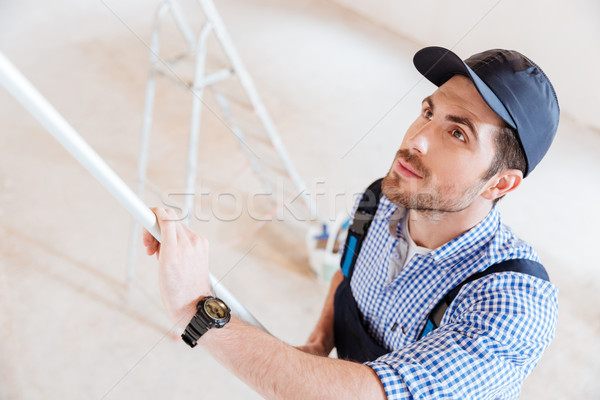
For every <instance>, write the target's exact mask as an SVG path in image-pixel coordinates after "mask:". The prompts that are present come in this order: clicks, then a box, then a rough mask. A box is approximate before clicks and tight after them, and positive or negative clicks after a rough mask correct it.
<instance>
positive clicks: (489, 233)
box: [430, 206, 502, 266]
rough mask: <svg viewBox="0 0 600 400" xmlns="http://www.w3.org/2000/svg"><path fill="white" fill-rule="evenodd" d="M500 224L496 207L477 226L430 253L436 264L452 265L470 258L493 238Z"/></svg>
mask: <svg viewBox="0 0 600 400" xmlns="http://www.w3.org/2000/svg"><path fill="white" fill-rule="evenodd" d="M501 224H502V222H501V221H500V213H499V212H498V209H497V208H496V206H494V207H493V208H492V210H491V211H490V212H489V214H488V215H487V216H486V217H485V218H484V219H483V221H481V222H480V223H479V224H477V225H475V226H474V227H473V228H471V229H469V230H468V231H466V232H465V233H463V234H462V235H460V236H458V237H456V238H454V239H452V240H451V241H449V242H448V243H446V244H443V245H441V246H440V247H438V248H437V249H434V251H433V252H431V253H430V255H431V257H432V258H433V259H434V261H435V262H436V264H441V265H448V266H451V265H454V264H456V263H457V262H460V261H462V260H464V259H467V258H470V257H472V256H473V255H474V254H475V253H476V252H478V251H479V250H480V249H481V248H482V247H483V246H484V245H485V244H487V243H488V242H489V241H490V240H491V239H492V238H493V237H494V233H495V232H496V231H497V230H498V229H499V227H500V225H501Z"/></svg>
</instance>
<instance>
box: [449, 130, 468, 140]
mask: <svg viewBox="0 0 600 400" xmlns="http://www.w3.org/2000/svg"><path fill="white" fill-rule="evenodd" d="M452 136H454V137H455V138H457V139H458V140H462V141H463V142H466V141H467V139H466V138H465V135H463V133H462V132H461V131H460V130H458V129H454V130H453V131H452Z"/></svg>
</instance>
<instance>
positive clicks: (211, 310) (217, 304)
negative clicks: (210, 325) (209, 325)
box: [204, 298, 229, 319]
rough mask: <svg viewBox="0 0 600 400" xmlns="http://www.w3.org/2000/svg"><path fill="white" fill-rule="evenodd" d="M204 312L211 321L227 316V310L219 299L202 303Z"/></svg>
mask: <svg viewBox="0 0 600 400" xmlns="http://www.w3.org/2000/svg"><path fill="white" fill-rule="evenodd" d="M204 311H206V313H207V314H208V316H209V317H211V318H213V319H223V318H226V317H227V316H229V308H228V307H227V306H226V305H225V303H223V302H222V301H221V300H219V299H214V298H213V299H208V300H206V301H205V302H204Z"/></svg>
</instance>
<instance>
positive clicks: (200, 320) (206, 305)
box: [181, 296, 231, 347]
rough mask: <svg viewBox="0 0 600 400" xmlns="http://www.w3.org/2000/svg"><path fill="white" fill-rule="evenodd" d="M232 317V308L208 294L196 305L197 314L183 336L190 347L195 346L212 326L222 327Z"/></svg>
mask: <svg viewBox="0 0 600 400" xmlns="http://www.w3.org/2000/svg"><path fill="white" fill-rule="evenodd" d="M230 318H231V310H230V309H229V307H227V304H225V302H223V300H221V299H218V298H216V297H212V296H208V297H203V298H201V299H200V301H199V302H198V304H197V305H196V314H195V315H194V317H193V318H192V320H191V321H190V323H189V324H188V326H187V327H186V328H185V331H184V332H183V334H182V335H181V338H182V339H183V341H184V342H186V343H187V344H188V345H189V346H190V347H195V346H196V344H197V342H198V339H200V337H201V336H202V335H204V334H205V333H206V332H207V331H208V330H209V329H211V328H222V327H224V326H225V324H226V323H228V322H229V319H230Z"/></svg>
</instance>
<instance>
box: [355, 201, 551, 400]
mask: <svg viewBox="0 0 600 400" xmlns="http://www.w3.org/2000/svg"><path fill="white" fill-rule="evenodd" d="M402 218H405V210H403V209H401V208H399V207H397V206H396V205H394V204H393V203H391V202H390V201H389V200H388V199H387V198H386V197H385V196H383V197H382V199H381V201H380V203H379V207H378V209H377V214H376V215H375V218H374V220H373V223H372V224H371V227H370V229H369V232H368V235H367V237H366V238H365V241H364V243H363V247H362V250H361V253H360V255H359V256H358V259H357V262H356V265H355V269H354V274H353V276H352V280H351V288H352V293H353V295H354V298H355V299H356V302H357V304H358V307H359V309H360V310H361V312H362V315H363V316H364V323H365V325H366V326H367V329H368V331H369V333H370V334H371V336H372V337H373V338H375V339H376V340H377V341H378V342H379V343H380V344H382V345H383V346H384V347H386V348H389V349H390V353H388V354H386V355H384V356H382V357H380V358H378V359H377V360H375V361H373V362H368V363H366V365H368V366H370V367H371V368H372V369H373V370H374V371H375V372H376V373H377V375H378V376H379V378H380V379H381V382H382V383H383V386H384V388H385V391H386V394H387V397H388V399H413V398H418V399H425V398H427V399H429V398H435V399H438V398H444V399H516V398H518V396H519V394H520V390H521V384H522V381H523V379H524V378H525V377H526V376H527V375H528V374H529V373H530V372H531V371H532V370H533V368H534V367H535V366H536V364H537V363H538V361H539V360H540V357H541V355H542V352H543V351H544V350H545V349H546V347H547V346H548V345H549V344H550V342H551V341H552V339H553V337H554V331H555V327H556V321H557V315H558V301H557V296H558V290H557V288H556V287H555V286H554V285H552V284H551V283H549V282H546V281H543V280H541V279H537V278H534V277H531V276H528V275H523V274H518V273H513V272H502V273H497V274H492V275H488V276H486V277H484V278H481V279H479V280H477V281H474V282H471V283H469V284H467V285H465V286H464V287H463V288H462V289H461V291H460V292H459V294H458V296H457V297H456V299H455V300H454V301H453V302H452V304H451V306H450V307H449V308H448V310H447V311H446V313H445V315H444V318H443V319H442V321H441V325H440V327H439V328H438V329H437V330H435V331H433V332H431V333H430V334H428V335H427V336H425V337H424V338H423V339H421V340H420V341H418V342H417V341H416V340H417V337H418V335H419V333H420V332H421V330H422V329H423V327H424V325H425V323H426V319H427V317H428V315H429V313H430V311H431V310H432V309H433V307H435V305H436V304H437V303H438V301H439V300H440V299H441V298H442V297H444V295H445V294H446V293H448V292H449V291H450V290H451V289H452V288H454V287H455V286H456V285H458V284H459V283H460V282H462V281H463V280H465V279H466V278H467V277H468V276H470V275H472V274H474V273H477V272H480V271H482V270H484V269H485V268H487V267H489V266H490V265H493V264H496V263H499V262H501V261H504V260H509V259H515V258H523V259H530V260H533V261H538V257H537V255H536V253H535V251H534V250H533V249H532V248H531V247H530V246H528V245H527V244H526V243H525V242H523V241H521V240H520V239H518V238H517V237H516V236H515V235H514V234H513V233H512V232H511V231H510V229H509V228H507V227H506V226H504V225H503V224H502V221H501V219H500V214H499V212H498V210H497V209H496V208H495V207H494V208H493V209H492V211H491V212H490V214H489V215H488V216H487V217H486V218H485V219H484V220H483V221H482V222H481V223H479V224H478V225H477V226H475V227H474V228H472V229H471V230H469V231H468V232H466V233H464V234H462V235H461V236H459V237H457V238H455V239H453V240H452V241H450V242H448V243H446V244H444V245H442V246H441V247H439V248H437V249H434V250H433V251H432V252H431V253H428V254H425V255H422V254H416V255H414V256H413V257H412V259H411V260H409V261H408V263H407V264H406V265H405V266H404V268H403V269H402V270H401V271H400V273H399V274H398V275H397V276H396V277H395V278H394V279H393V280H392V281H391V282H389V283H386V278H387V274H388V268H389V265H390V256H391V254H392V253H393V252H394V249H395V247H396V246H397V245H398V243H399V242H400V241H405V240H406V239H405V236H404V232H402V224H401V223H399V221H401V220H402Z"/></svg>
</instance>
